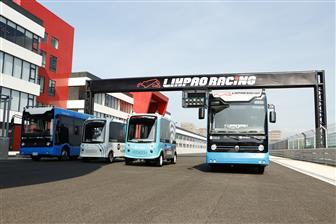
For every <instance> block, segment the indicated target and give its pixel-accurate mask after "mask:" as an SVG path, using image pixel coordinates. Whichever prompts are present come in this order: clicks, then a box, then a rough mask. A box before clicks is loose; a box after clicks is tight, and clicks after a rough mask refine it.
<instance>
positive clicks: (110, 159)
mask: <svg viewBox="0 0 336 224" xmlns="http://www.w3.org/2000/svg"><path fill="white" fill-rule="evenodd" d="M113 161H114V157H113V152H112V151H110V152H109V154H108V155H107V162H109V163H112V162H113Z"/></svg>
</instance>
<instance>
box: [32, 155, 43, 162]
mask: <svg viewBox="0 0 336 224" xmlns="http://www.w3.org/2000/svg"><path fill="white" fill-rule="evenodd" d="M31 159H32V160H33V161H39V160H40V159H41V156H32V157H31Z"/></svg>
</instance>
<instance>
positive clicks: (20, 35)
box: [15, 26, 25, 47]
mask: <svg viewBox="0 0 336 224" xmlns="http://www.w3.org/2000/svg"><path fill="white" fill-rule="evenodd" d="M24 42H25V30H24V29H23V28H22V27H21V26H17V27H16V41H15V43H16V44H18V45H20V46H21V47H24Z"/></svg>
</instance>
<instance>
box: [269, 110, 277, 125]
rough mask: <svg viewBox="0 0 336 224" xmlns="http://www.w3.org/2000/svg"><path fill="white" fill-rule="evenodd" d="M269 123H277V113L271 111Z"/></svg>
mask: <svg viewBox="0 0 336 224" xmlns="http://www.w3.org/2000/svg"><path fill="white" fill-rule="evenodd" d="M269 121H270V122H271V123H275V122H276V112H275V111H270V113H269Z"/></svg>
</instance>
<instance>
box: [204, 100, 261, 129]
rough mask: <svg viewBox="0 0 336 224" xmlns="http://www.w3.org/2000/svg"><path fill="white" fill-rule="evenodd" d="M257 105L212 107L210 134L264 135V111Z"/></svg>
mask: <svg viewBox="0 0 336 224" xmlns="http://www.w3.org/2000/svg"><path fill="white" fill-rule="evenodd" d="M259 102H260V103H259V104H255V103H241V104H238V103H236V104H233V103H232V104H224V105H223V104H222V105H220V106H215V107H212V108H211V110H210V113H211V116H210V118H211V123H210V132H211V133H213V134H215V133H237V134H241V133H248V134H265V121H266V109H265V106H264V104H263V103H262V101H259Z"/></svg>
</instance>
